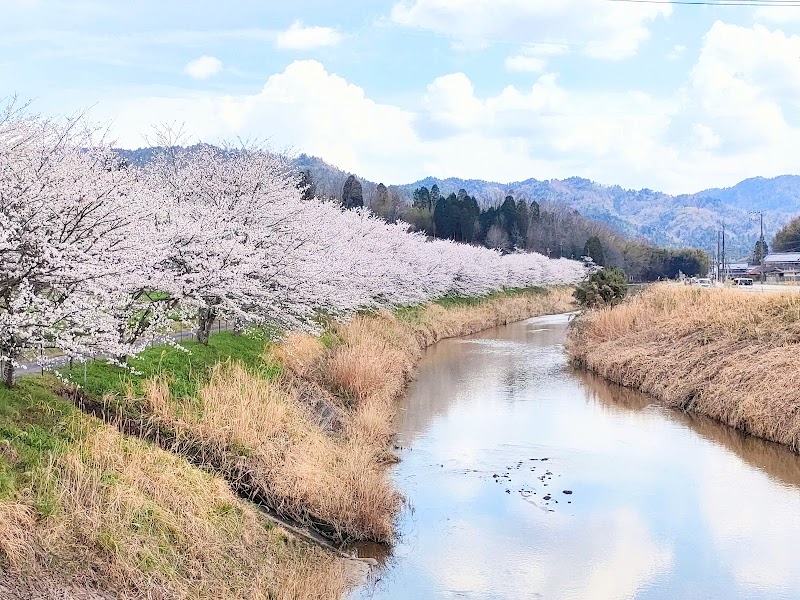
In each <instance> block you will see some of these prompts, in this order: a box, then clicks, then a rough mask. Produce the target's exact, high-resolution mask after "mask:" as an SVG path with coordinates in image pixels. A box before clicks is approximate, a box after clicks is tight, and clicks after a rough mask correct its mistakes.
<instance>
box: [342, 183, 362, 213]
mask: <svg viewBox="0 0 800 600" xmlns="http://www.w3.org/2000/svg"><path fill="white" fill-rule="evenodd" d="M342 206H343V207H345V208H346V209H348V210H349V209H351V208H360V207H362V206H364V192H363V191H362V189H361V182H360V181H359V180H358V179H356V178H355V176H353V175H350V177H348V178H347V180H346V181H345V182H344V187H343V188H342Z"/></svg>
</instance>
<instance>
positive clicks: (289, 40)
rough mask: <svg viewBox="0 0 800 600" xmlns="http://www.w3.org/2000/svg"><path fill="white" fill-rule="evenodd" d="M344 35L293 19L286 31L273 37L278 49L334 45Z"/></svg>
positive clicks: (328, 28)
mask: <svg viewBox="0 0 800 600" xmlns="http://www.w3.org/2000/svg"><path fill="white" fill-rule="evenodd" d="M343 39H344V36H343V35H342V34H341V33H339V32H338V31H336V30H335V29H332V28H330V27H318V26H305V25H303V23H302V21H295V22H294V23H292V25H291V27H289V29H287V30H286V31H282V32H281V33H279V34H278V37H277V38H276V39H275V47H276V48H278V49H279V50H313V49H315V48H323V47H325V46H335V45H336V44H338V43H339V42H341V41H342V40H343Z"/></svg>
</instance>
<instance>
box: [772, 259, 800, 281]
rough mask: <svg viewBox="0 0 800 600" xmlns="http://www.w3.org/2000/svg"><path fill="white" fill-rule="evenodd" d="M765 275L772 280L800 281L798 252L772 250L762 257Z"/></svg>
mask: <svg viewBox="0 0 800 600" xmlns="http://www.w3.org/2000/svg"><path fill="white" fill-rule="evenodd" d="M764 268H765V270H766V275H767V277H768V278H769V279H770V280H772V281H800V252H773V253H772V254H767V255H766V256H765V257H764Z"/></svg>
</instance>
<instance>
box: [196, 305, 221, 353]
mask: <svg viewBox="0 0 800 600" xmlns="http://www.w3.org/2000/svg"><path fill="white" fill-rule="evenodd" d="M216 316H217V311H216V310H214V309H213V308H211V307H210V306H209V307H204V308H199V309H198V310H197V341H198V342H200V343H201V344H203V345H204V346H208V338H209V337H211V326H212V325H213V324H214V319H215V318H216Z"/></svg>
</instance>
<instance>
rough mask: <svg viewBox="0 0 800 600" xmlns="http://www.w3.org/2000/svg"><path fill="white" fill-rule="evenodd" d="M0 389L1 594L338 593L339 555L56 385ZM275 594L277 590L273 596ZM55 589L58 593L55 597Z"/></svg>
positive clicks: (27, 383) (35, 381) (33, 381)
mask: <svg viewBox="0 0 800 600" xmlns="http://www.w3.org/2000/svg"><path fill="white" fill-rule="evenodd" d="M54 387H56V382H55V381H54V380H52V379H50V378H45V379H39V378H30V379H26V380H24V381H22V382H21V383H20V384H19V386H18V387H17V388H15V389H14V390H5V389H0V555H2V557H3V569H2V571H0V592H1V593H2V595H3V597H4V598H5V597H10V598H13V597H21V598H22V597H30V596H32V595H36V597H45V598H47V597H54V598H55V597H64V595H65V594H67V593H69V594H80V593H86V590H93V589H97V588H99V589H100V590H104V591H106V592H110V593H112V594H113V595H115V596H121V597H130V598H139V597H144V596H145V595H146V594H147V593H154V594H155V596H154V597H170V598H172V597H219V598H267V597H285V598H293V597H305V598H316V597H320V596H318V595H317V594H318V590H323V594H324V595H327V596H328V597H337V596H338V595H339V594H340V593H341V590H342V589H343V586H344V576H343V573H342V572H341V565H339V564H337V562H336V561H334V560H333V559H332V558H331V557H328V556H326V555H324V554H323V553H322V552H321V551H318V550H316V549H311V548H307V547H305V546H303V545H300V544H298V543H297V542H294V541H292V540H291V539H290V538H289V537H288V536H286V535H285V534H284V533H283V532H281V531H280V530H277V529H274V528H272V527H271V525H270V523H269V521H267V520H265V519H264V518H263V517H262V516H261V515H260V514H259V513H258V512H257V511H256V510H255V509H253V508H252V507H251V506H249V505H248V504H247V503H244V502H242V501H241V500H239V499H238V498H236V497H235V496H234V495H233V494H232V493H231V492H230V490H229V489H228V486H227V485H226V484H225V483H224V482H223V481H222V480H220V479H219V478H216V477H213V476H211V475H209V474H207V473H204V472H203V471H200V470H199V469H196V468H194V467H192V466H191V465H189V464H188V463H187V462H186V461H184V460H183V459H181V458H179V457H177V456H175V455H173V454H170V453H168V452H164V451H161V450H159V449H157V448H155V447H153V446H152V445H150V444H148V443H146V442H143V441H141V440H138V439H135V438H130V437H128V436H124V435H122V434H120V433H119V432H118V431H117V430H116V429H114V428H111V427H109V426H107V425H105V424H103V423H102V422H100V421H99V420H97V419H94V418H92V417H89V416H87V415H85V414H83V413H81V412H80V411H78V410H77V409H75V408H74V407H73V406H72V405H71V404H69V403H67V402H65V401H63V400H61V399H60V398H58V397H57V396H55V395H54V393H53V391H52V390H53V388H54ZM269 593H272V594H273V595H272V596H268V594H269ZM59 594H60V596H59Z"/></svg>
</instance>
